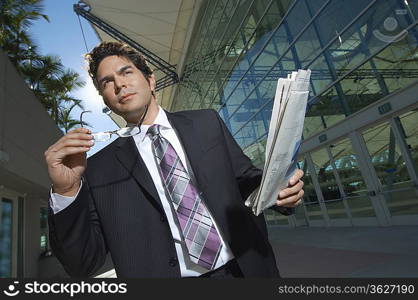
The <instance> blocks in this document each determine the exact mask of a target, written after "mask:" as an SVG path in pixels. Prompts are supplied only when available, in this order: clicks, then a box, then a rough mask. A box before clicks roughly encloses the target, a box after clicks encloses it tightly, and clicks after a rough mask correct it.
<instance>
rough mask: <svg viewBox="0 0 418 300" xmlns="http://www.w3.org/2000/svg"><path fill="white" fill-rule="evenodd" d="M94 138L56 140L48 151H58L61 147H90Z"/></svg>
mask: <svg viewBox="0 0 418 300" xmlns="http://www.w3.org/2000/svg"><path fill="white" fill-rule="evenodd" d="M93 145H94V140H83V139H64V140H62V141H60V142H57V143H56V144H55V145H54V146H53V147H52V148H51V149H50V152H52V153H54V152H59V151H60V150H61V149H63V148H66V147H92V146H93Z"/></svg>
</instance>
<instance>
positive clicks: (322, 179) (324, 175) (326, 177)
mask: <svg viewBox="0 0 418 300" xmlns="http://www.w3.org/2000/svg"><path fill="white" fill-rule="evenodd" d="M311 157H312V162H313V164H314V167H315V171H316V174H317V176H318V181H319V185H320V187H321V191H322V195H323V196H324V200H333V199H340V198H341V194H340V190H339V189H338V185H337V182H336V180H335V176H334V174H333V172H332V165H331V162H330V159H329V156H328V153H327V151H326V150H325V149H321V150H318V151H315V152H313V153H311Z"/></svg>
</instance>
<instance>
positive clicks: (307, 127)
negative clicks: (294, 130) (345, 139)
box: [303, 87, 345, 138]
mask: <svg viewBox="0 0 418 300" xmlns="http://www.w3.org/2000/svg"><path fill="white" fill-rule="evenodd" d="M341 101H342V100H341V98H340V97H339V96H338V93H337V90H336V88H335V87H332V88H330V89H329V90H328V91H327V92H326V93H323V94H322V95H320V96H318V97H317V98H316V99H315V100H313V101H312V100H310V103H309V105H308V110H307V112H306V116H305V123H304V127H303V136H304V138H308V137H310V136H312V135H314V134H316V133H318V132H320V131H322V130H323V129H325V128H327V127H330V126H332V125H334V124H336V123H337V122H339V121H341V120H343V119H344V118H345V113H344V110H343V108H342V105H341Z"/></svg>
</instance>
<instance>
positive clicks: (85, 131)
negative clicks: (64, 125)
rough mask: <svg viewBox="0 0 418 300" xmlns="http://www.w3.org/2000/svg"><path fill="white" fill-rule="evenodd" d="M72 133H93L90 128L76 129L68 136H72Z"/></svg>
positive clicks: (69, 132)
mask: <svg viewBox="0 0 418 300" xmlns="http://www.w3.org/2000/svg"><path fill="white" fill-rule="evenodd" d="M72 133H91V130H90V129H88V128H84V127H79V128H76V129H73V130H70V131H68V132H67V134H72Z"/></svg>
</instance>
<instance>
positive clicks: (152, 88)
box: [147, 74, 157, 92]
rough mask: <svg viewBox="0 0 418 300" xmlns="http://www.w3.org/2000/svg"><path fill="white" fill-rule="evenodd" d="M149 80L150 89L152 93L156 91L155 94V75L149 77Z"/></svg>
mask: <svg viewBox="0 0 418 300" xmlns="http://www.w3.org/2000/svg"><path fill="white" fill-rule="evenodd" d="M147 80H148V83H149V87H150V89H151V91H154V92H155V86H156V85H157V84H156V82H155V76H154V74H151V75H150V76H148V78H147Z"/></svg>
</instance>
